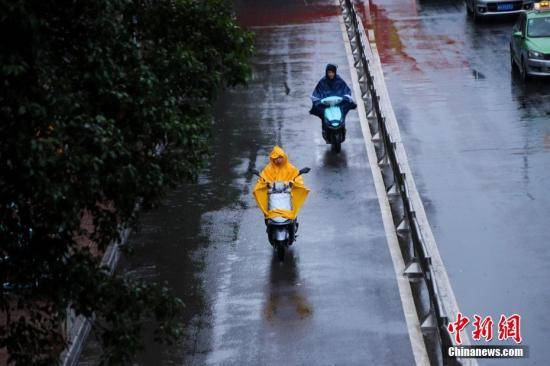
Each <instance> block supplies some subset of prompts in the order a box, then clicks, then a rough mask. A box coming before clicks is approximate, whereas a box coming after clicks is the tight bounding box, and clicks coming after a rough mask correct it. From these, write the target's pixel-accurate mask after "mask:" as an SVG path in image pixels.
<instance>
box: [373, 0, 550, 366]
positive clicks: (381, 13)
mask: <svg viewBox="0 0 550 366" xmlns="http://www.w3.org/2000/svg"><path fill="white" fill-rule="evenodd" d="M364 4H365V7H364V9H366V13H365V18H366V21H367V23H368V24H370V26H371V27H373V28H374V29H375V34H376V39H377V45H378V49H379V51H380V56H381V60H382V63H383V67H384V71H385V75H386V78H387V80H386V81H387V84H388V88H389V92H390V96H391V98H392V102H393V106H394V109H395V111H396V114H397V118H398V121H399V123H400V127H401V134H402V137H403V140H404V143H405V147H406V149H407V151H408V155H409V159H410V163H411V167H412V170H413V172H414V173H415V178H416V181H417V184H418V186H419V190H420V193H421V196H422V197H423V200H424V202H425V204H426V208H427V210H428V212H427V213H428V218H429V219H430V223H431V225H432V227H433V229H434V233H435V236H436V239H437V242H438V246H439V248H440V252H441V255H442V257H443V261H444V263H445V264H446V267H447V271H448V274H449V276H450V279H451V282H452V284H453V288H454V291H455V294H456V296H457V299H458V302H459V305H460V307H461V310H462V312H463V313H465V314H466V315H468V316H473V314H480V315H492V316H493V318H494V319H496V321H495V324H496V323H497V322H498V317H499V316H500V314H501V313H504V314H507V315H510V314H512V313H518V314H520V315H522V317H523V318H522V334H523V338H524V344H526V345H528V346H529V347H530V357H529V358H528V359H525V360H522V361H517V360H514V361H502V360H501V361H493V362H484V361H480V364H498V365H502V364H514V365H516V364H529V365H547V364H548V363H549V362H550V361H549V360H550V348H549V347H548V346H547V344H546V343H547V342H546V340H547V338H548V336H549V335H550V332H549V328H548V324H549V323H550V313H549V312H548V309H550V296H549V292H550V280H549V278H550V265H549V263H550V248H549V246H548V222H549V221H548V217H549V216H550V198H549V194H548V187H550V169H549V168H550V79H545V80H540V81H538V82H534V83H532V84H530V85H528V86H524V85H522V84H521V82H520V81H519V78H518V77H517V75H513V74H512V73H511V69H510V61H509V60H510V56H509V52H508V49H509V39H510V34H511V29H512V26H513V24H514V21H515V19H514V18H507V19H500V20H496V21H487V22H483V23H482V24H474V23H473V22H472V21H471V20H470V19H469V18H468V17H467V16H466V10H465V7H464V5H463V4H462V2H460V1H449V0H437V1H435V0H431V1H423V0H419V1H410V0H372V1H371V2H370V3H369V2H366V1H365V2H364ZM495 331H496V330H495ZM495 334H496V333H495Z"/></svg>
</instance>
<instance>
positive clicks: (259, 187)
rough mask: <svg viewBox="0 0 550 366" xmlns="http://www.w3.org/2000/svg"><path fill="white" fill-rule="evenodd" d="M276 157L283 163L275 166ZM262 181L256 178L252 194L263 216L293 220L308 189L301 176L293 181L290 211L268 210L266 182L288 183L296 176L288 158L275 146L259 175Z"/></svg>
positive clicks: (296, 170)
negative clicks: (281, 159)
mask: <svg viewBox="0 0 550 366" xmlns="http://www.w3.org/2000/svg"><path fill="white" fill-rule="evenodd" d="M278 157H282V158H283V162H282V163H281V164H279V165H277V164H275V159H277V158H278ZM260 175H261V176H262V177H263V178H264V179H262V178H258V182H257V183H256V186H255V187H254V190H253V192H252V194H254V198H255V199H256V203H257V204H258V207H259V208H260V210H262V212H263V213H264V216H265V217H266V218H268V219H272V218H274V217H284V218H286V219H291V220H293V219H295V218H296V216H298V212H299V211H300V208H301V207H302V205H303V204H304V202H305V200H306V198H307V195H308V193H309V189H308V188H307V187H306V186H305V184H304V180H303V178H302V176H299V177H298V178H296V179H295V180H294V185H293V186H292V191H291V192H290V195H291V198H292V211H289V210H284V209H274V210H268V204H267V202H268V198H267V191H268V186H267V183H268V182H276V181H283V182H290V181H292V180H293V179H294V178H295V177H296V176H297V175H298V169H296V167H295V166H294V165H292V164H290V163H289V162H288V157H287V156H286V154H285V152H284V150H283V149H281V148H280V147H279V146H275V147H274V148H273V150H272V151H271V154H270V155H269V164H267V166H266V167H265V168H264V170H262V172H261V174H260Z"/></svg>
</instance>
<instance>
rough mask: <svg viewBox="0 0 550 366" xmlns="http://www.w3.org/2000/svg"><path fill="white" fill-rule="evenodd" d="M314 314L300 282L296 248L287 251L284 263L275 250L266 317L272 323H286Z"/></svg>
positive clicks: (268, 286) (266, 304) (268, 289)
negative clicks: (280, 260)
mask: <svg viewBox="0 0 550 366" xmlns="http://www.w3.org/2000/svg"><path fill="white" fill-rule="evenodd" d="M312 314H313V308H312V306H311V304H310V303H309V301H308V299H307V296H306V293H305V289H304V286H303V284H302V283H301V282H300V274H299V269H298V260H297V258H296V256H295V254H294V250H292V248H290V249H289V250H288V251H287V253H286V256H285V261H284V262H282V263H281V262H279V260H278V258H277V255H276V253H275V252H274V253H273V257H272V258H271V266H270V269H269V283H268V285H267V299H266V302H265V305H264V316H265V319H266V320H267V321H268V322H269V323H271V324H275V323H278V322H285V323H286V322H295V321H300V320H303V319H305V318H309V317H310V316H311V315H312Z"/></svg>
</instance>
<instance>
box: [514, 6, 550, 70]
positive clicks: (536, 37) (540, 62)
mask: <svg viewBox="0 0 550 366" xmlns="http://www.w3.org/2000/svg"><path fill="white" fill-rule="evenodd" d="M510 59H511V62H512V69H515V68H516V67H517V69H519V73H520V75H521V78H522V80H524V81H525V80H527V79H528V78H529V77H530V76H550V2H549V1H543V2H540V3H539V4H535V10H532V11H529V12H523V13H521V14H520V16H519V18H518V21H517V23H516V25H514V30H513V33H512V40H511V41H510Z"/></svg>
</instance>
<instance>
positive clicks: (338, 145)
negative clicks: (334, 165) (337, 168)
mask: <svg viewBox="0 0 550 366" xmlns="http://www.w3.org/2000/svg"><path fill="white" fill-rule="evenodd" d="M341 150H342V143H341V142H333V143H332V151H333V152H335V153H339V152H340V151H341Z"/></svg>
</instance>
